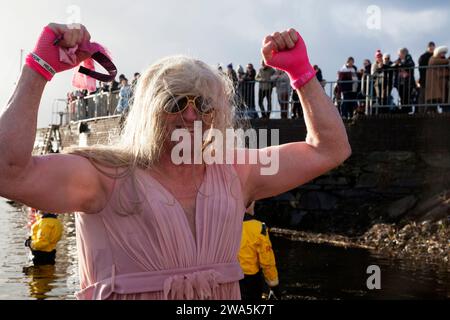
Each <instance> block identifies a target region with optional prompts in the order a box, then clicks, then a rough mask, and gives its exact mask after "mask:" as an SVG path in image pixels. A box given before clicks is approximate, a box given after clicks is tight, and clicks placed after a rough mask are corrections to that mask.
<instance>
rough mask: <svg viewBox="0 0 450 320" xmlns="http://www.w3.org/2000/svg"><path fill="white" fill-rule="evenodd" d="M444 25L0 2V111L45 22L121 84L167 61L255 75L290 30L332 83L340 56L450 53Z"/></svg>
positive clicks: (376, 6)
mask: <svg viewBox="0 0 450 320" xmlns="http://www.w3.org/2000/svg"><path fill="white" fill-rule="evenodd" d="M448 17H450V3H449V2H448V0H428V1H419V0H418V1H415V0H409V1H405V0H401V1H391V0H371V1H364V0H363V1H361V0H346V1H335V0H228V1H224V2H219V1H211V0H209V1H207V0H184V1H181V0H164V1H161V0H158V1H157V0H133V1H129V2H128V1H118V0H108V1H104V0H96V1H87V0H70V1H68V0H58V1H56V0H40V1H39V2H37V1H31V0H15V1H1V2H0V35H1V43H2V49H1V50H0V61H2V63H3V68H2V81H3V84H2V85H1V86H0V104H1V106H0V108H2V106H4V105H6V103H7V101H8V99H9V97H10V95H11V94H12V91H13V89H14V86H15V83H16V81H17V78H18V76H19V69H20V52H21V50H24V52H25V53H28V52H30V51H31V50H32V49H33V47H34V44H35V42H36V40H37V37H38V36H39V34H40V32H41V30H42V28H43V27H44V26H45V25H47V24H48V23H50V22H58V23H68V22H80V23H82V24H84V25H85V26H86V27H87V28H88V30H89V31H90V33H91V35H92V39H93V40H94V41H96V42H99V43H101V44H103V45H104V46H106V47H107V48H108V49H109V50H110V51H111V53H112V55H113V60H114V62H115V64H116V65H117V67H118V69H119V73H123V74H125V75H126V76H127V77H128V78H132V75H133V74H134V73H135V72H141V71H143V70H145V69H146V68H147V67H149V66H150V65H151V64H152V63H154V62H156V61H157V60H159V59H161V58H163V57H165V56H168V55H173V54H186V55H189V56H192V57H195V58H198V59H200V60H203V61H205V62H206V63H208V64H211V65H214V66H216V65H217V64H219V63H220V64H222V65H223V66H224V67H226V66H227V65H228V64H229V63H230V62H232V63H233V64H234V66H235V67H237V66H238V65H239V64H241V65H244V66H245V65H246V64H247V63H249V62H252V63H253V64H254V65H255V66H259V63H260V60H261V55H260V50H261V44H262V40H263V38H264V37H265V36H266V35H268V34H271V33H273V32H275V31H283V30H285V29H288V28H290V27H293V28H296V29H297V30H298V31H299V32H300V34H301V35H302V36H303V38H304V39H305V42H306V44H307V47H308V52H309V57H310V60H311V63H313V64H317V65H319V67H320V68H321V69H322V71H323V74H324V77H325V79H327V80H329V81H332V80H334V79H335V77H336V71H337V70H338V69H339V68H340V67H342V65H343V64H344V62H345V61H346V59H347V57H349V56H353V57H354V58H355V59H356V65H357V66H358V67H360V66H361V65H362V62H363V60H364V59H370V60H371V61H373V60H374V53H375V51H376V50H377V49H381V50H382V52H383V53H390V54H391V56H392V57H393V58H395V57H396V53H397V51H398V49H399V48H401V47H407V48H408V49H409V50H410V52H411V53H412V55H413V58H414V60H415V61H416V62H417V60H418V57H419V56H420V55H421V54H422V53H423V52H424V51H425V49H426V45H427V43H428V42H429V41H431V40H432V41H435V42H436V43H437V44H438V45H450V33H449V32H448V30H450V19H448ZM72 76H73V71H69V72H65V73H62V74H58V75H57V76H56V77H55V78H54V79H53V80H52V82H51V83H49V84H48V85H47V87H46V90H45V92H44V96H43V99H42V101H41V107H40V111H39V119H38V127H46V126H47V125H48V124H50V123H51V122H52V121H55V122H57V121H56V117H53V116H52V109H53V107H54V105H55V101H56V99H64V98H65V96H66V93H67V92H69V91H70V90H72V86H71V79H72Z"/></svg>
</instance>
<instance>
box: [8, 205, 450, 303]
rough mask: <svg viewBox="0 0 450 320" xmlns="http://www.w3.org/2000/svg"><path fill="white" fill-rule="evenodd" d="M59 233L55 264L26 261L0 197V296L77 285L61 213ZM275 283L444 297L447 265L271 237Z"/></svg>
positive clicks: (311, 291)
mask: <svg viewBox="0 0 450 320" xmlns="http://www.w3.org/2000/svg"><path fill="white" fill-rule="evenodd" d="M61 219H62V221H63V223H64V235H63V238H62V240H61V241H60V242H59V244H58V247H57V263H56V266H55V267H40V268H35V267H32V264H31V263H30V262H29V260H28V249H27V248H26V247H25V246H24V241H25V239H26V238H27V237H28V230H27V229H26V227H25V226H26V224H27V216H26V214H25V213H23V212H21V211H19V210H17V209H15V208H13V207H11V206H10V205H8V204H7V203H6V201H5V200H3V199H0V300H12V299H14V300H35V299H47V300H73V299H75V297H74V292H76V291H77V290H78V286H79V284H78V269H77V268H78V267H77V259H76V243H75V225H74V217H73V216H72V215H66V216H61ZM272 242H273V246H274V250H275V253H276V257H277V263H278V270H279V273H280V281H281V289H282V292H283V293H284V295H285V296H286V298H288V299H448V298H450V270H445V269H440V268H439V266H435V265H430V264H419V265H417V264H414V263H412V262H411V261H406V260H392V259H388V258H386V257H383V256H379V255H377V254H375V253H371V252H369V251H367V250H359V249H349V250H346V249H342V248H335V247H330V246H324V245H311V244H305V243H299V242H292V241H289V240H286V239H283V238H275V237H273V239H272ZM370 265H378V266H380V268H381V285H382V290H380V291H369V290H368V289H367V286H366V280H367V278H368V277H369V275H368V274H366V270H367V267H368V266H370Z"/></svg>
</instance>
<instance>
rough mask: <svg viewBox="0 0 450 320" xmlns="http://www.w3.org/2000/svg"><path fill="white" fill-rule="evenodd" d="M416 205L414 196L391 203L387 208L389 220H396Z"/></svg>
mask: <svg viewBox="0 0 450 320" xmlns="http://www.w3.org/2000/svg"><path fill="white" fill-rule="evenodd" d="M416 203H417V198H416V197H415V196H408V197H406V198H403V199H400V200H398V201H396V202H394V203H392V204H391V205H390V206H389V207H388V208H387V213H388V215H389V218H390V219H392V220H398V219H400V218H401V217H402V216H404V215H405V214H406V212H408V210H410V209H411V208H413V207H414V206H415V205H416Z"/></svg>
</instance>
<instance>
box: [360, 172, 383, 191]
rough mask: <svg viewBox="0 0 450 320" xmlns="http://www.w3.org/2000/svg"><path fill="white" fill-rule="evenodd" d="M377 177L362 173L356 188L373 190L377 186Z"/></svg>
mask: <svg viewBox="0 0 450 320" xmlns="http://www.w3.org/2000/svg"><path fill="white" fill-rule="evenodd" d="M378 179H379V176H378V175H376V174H372V173H364V174H362V175H361V177H360V178H359V180H358V182H357V184H356V188H375V187H376V186H377V185H378Z"/></svg>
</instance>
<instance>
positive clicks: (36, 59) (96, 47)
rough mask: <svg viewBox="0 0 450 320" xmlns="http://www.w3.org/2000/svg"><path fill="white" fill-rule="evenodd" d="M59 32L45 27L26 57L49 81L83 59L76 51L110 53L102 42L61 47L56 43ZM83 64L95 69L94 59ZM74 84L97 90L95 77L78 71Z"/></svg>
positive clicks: (91, 53) (78, 86) (28, 62)
mask: <svg viewBox="0 0 450 320" xmlns="http://www.w3.org/2000/svg"><path fill="white" fill-rule="evenodd" d="M57 38H58V36H57V34H56V33H55V32H54V31H53V30H52V29H51V28H50V27H48V26H47V27H45V28H44V30H43V31H42V33H41V36H40V37H39V40H38V43H37V44H36V47H35V48H34V50H33V52H32V53H30V54H29V55H28V56H27V58H26V65H27V66H29V67H30V68H32V69H33V70H35V71H36V72H38V73H39V74H40V75H42V76H43V77H44V78H45V79H46V80H47V81H51V80H52V78H53V76H54V75H55V74H56V73H59V72H62V71H65V70H69V69H72V68H75V67H77V66H78V65H79V64H80V63H81V62H82V61H78V60H79V59H78V57H77V55H76V53H77V52H78V51H84V52H87V53H89V54H90V55H93V54H94V53H96V52H101V53H103V54H104V55H105V56H106V57H108V58H109V57H110V54H109V53H108V52H107V50H106V49H105V48H103V47H102V46H101V45H100V44H97V43H91V42H85V43H83V44H82V45H80V46H75V47H74V48H61V47H58V46H56V45H55V44H54V42H55V40H56V39H57ZM82 65H83V66H84V67H86V68H88V69H90V70H95V65H94V61H93V60H92V59H87V60H85V61H83V62H82ZM72 83H73V85H74V86H75V87H77V88H79V89H88V90H90V91H94V90H95V84H96V82H95V79H93V78H91V77H88V76H86V75H84V74H79V73H78V72H77V73H76V74H75V75H74V78H73V81H72Z"/></svg>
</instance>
